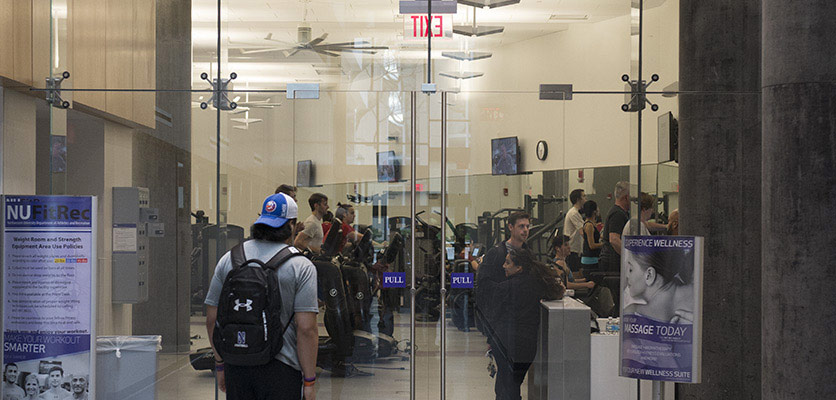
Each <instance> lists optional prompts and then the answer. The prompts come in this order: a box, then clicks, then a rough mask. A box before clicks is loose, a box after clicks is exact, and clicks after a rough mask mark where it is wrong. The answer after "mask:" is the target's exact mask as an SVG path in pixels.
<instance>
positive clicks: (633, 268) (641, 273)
mask: <svg viewBox="0 0 836 400" xmlns="http://www.w3.org/2000/svg"><path fill="white" fill-rule="evenodd" d="M626 260H627V288H628V290H629V291H630V296H633V297H642V296H643V295H644V292H645V291H646V290H647V280H646V277H645V273H646V271H647V268H643V267H642V265H641V264H640V261H639V259H638V258H636V256H635V255H633V253H632V252H628V253H627V254H626Z"/></svg>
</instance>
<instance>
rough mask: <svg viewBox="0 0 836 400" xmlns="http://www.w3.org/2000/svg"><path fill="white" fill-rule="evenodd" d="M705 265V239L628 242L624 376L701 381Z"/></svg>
mask: <svg viewBox="0 0 836 400" xmlns="http://www.w3.org/2000/svg"><path fill="white" fill-rule="evenodd" d="M702 262H703V238H701V237H686V236H625V237H624V239H623V247H622V253H621V343H620V350H621V351H620V353H621V358H620V361H621V365H620V375H621V376H624V377H630V378H637V379H646V380H656V381H671V382H682V383H699V382H700V366H701V348H702Z"/></svg>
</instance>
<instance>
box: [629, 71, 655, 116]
mask: <svg viewBox="0 0 836 400" xmlns="http://www.w3.org/2000/svg"><path fill="white" fill-rule="evenodd" d="M621 80H622V81H624V82H626V83H627V88H626V89H627V90H628V91H629V93H626V94H625V96H624V101H625V103H624V104H623V105H622V106H621V111H624V112H638V111H639V110H644V108H645V107H646V104H650V109H651V110H653V111H659V106H658V105H657V104H654V103H653V102H651V101H650V100H649V99H648V98H647V88H649V87H650V85H652V84H653V82H657V81H659V75H658V74H653V75H652V76H651V77H650V82H647V81H644V80H643V81H641V82H639V81H637V80H630V75H627V74H624V75H621Z"/></svg>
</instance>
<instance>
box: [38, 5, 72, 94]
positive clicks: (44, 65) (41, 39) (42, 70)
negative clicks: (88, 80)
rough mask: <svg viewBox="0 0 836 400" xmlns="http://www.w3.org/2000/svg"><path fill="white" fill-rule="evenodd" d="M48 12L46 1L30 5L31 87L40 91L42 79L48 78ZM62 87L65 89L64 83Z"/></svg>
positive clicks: (42, 86)
mask: <svg viewBox="0 0 836 400" xmlns="http://www.w3.org/2000/svg"><path fill="white" fill-rule="evenodd" d="M49 12H50V9H49V2H48V1H38V0H36V1H34V2H33V3H32V86H35V87H37V88H41V89H43V88H44V86H45V82H44V79H46V77H47V76H49V51H50V40H49V25H50V18H49ZM64 42H65V43H66V41H64ZM60 72H63V71H60ZM64 87H67V84H66V83H65V84H64Z"/></svg>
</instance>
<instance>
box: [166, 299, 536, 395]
mask: <svg viewBox="0 0 836 400" xmlns="http://www.w3.org/2000/svg"><path fill="white" fill-rule="evenodd" d="M373 309H374V308H373ZM320 315H321V314H320ZM191 324H192V334H193V335H200V336H201V339H198V340H196V341H194V343H193V346H192V348H193V349H197V348H201V347H206V346H208V345H209V344H208V340H207V339H206V338H205V337H206V333H205V331H204V328H203V327H204V322H203V317H193V318H192V321H191ZM375 324H376V321H373V326H374V325H375ZM395 325H396V328H395V335H394V336H395V338H397V339H400V340H406V339H408V338H409V314H408V313H403V314H396V315H395ZM321 330H322V331H323V332H324V328H322V329H321ZM440 332H441V330H440V323H426V322H419V323H418V325H417V327H416V339H415V342H416V345H417V347H416V352H417V356H416V370H415V374H416V386H415V387H416V398H417V399H427V400H429V399H437V398H439V391H440V373H439V371H440V359H439V351H438V350H439V343H440ZM486 348H487V346H486V344H485V338H484V337H483V336H482V335H481V334H480V333H479V332H478V331H475V330H472V331H470V332H462V331H459V330H458V329H456V328H455V326H453V324H452V322H450V320H449V319H448V324H447V349H448V351H447V359H446V362H447V381H446V386H447V388H446V390H447V398H448V399H474V400H476V399H478V400H488V399H493V398H494V393H493V384H494V380H493V379H492V378H491V377H490V376H489V375H488V371H487V365H488V359H487V358H486V357H485V350H486ZM356 365H357V367H358V368H359V369H361V370H363V371H366V372H371V373H373V374H374V375H373V376H365V377H352V378H332V377H331V376H330V374H329V372H327V371H319V372H321V373H320V374H319V382H318V384H317V386H318V394H317V398H319V399H332V400H336V399H341V400H342V399H364V400H374V399H409V361H408V360H393V361H385V362H377V363H375V364H356ZM525 388H526V385H525V384H523V391H524V393H525ZM523 397H525V395H523ZM157 398H158V399H181V400H192V399H201V400H204V399H215V384H214V378H213V375H212V373H210V372H209V371H195V370H194V369H192V367H191V366H190V365H189V357H188V354H160V355H159V356H158V371H157ZM218 398H219V399H224V398H225V396H224V394H223V393H219V395H218Z"/></svg>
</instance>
